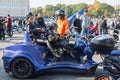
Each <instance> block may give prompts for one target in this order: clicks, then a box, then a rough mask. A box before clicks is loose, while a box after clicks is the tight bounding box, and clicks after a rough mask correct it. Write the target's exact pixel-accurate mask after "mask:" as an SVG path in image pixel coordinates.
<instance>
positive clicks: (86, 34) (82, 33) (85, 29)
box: [81, 26, 89, 38]
mask: <svg viewBox="0 0 120 80" xmlns="http://www.w3.org/2000/svg"><path fill="white" fill-rule="evenodd" d="M88 33H89V29H88V27H85V26H84V27H82V31H81V35H82V36H85V37H86V38H88Z"/></svg>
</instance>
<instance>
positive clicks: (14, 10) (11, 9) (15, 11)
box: [0, 0, 30, 17]
mask: <svg viewBox="0 0 120 80" xmlns="http://www.w3.org/2000/svg"><path fill="white" fill-rule="evenodd" d="M29 11H30V5H29V0H0V16H7V15H8V14H10V15H11V16H13V17H24V16H26V14H27V13H28V12H29Z"/></svg>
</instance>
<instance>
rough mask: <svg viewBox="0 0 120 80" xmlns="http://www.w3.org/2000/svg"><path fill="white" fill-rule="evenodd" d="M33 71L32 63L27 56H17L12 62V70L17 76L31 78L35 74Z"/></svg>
mask: <svg viewBox="0 0 120 80" xmlns="http://www.w3.org/2000/svg"><path fill="white" fill-rule="evenodd" d="M33 71H34V68H33V65H32V63H31V62H30V61H29V60H27V59H25V58H17V59H15V60H14V61H13V62H12V64H11V72H12V74H13V76H15V77H16V78H20V79H25V78H29V77H30V76H31V75H32V74H33Z"/></svg>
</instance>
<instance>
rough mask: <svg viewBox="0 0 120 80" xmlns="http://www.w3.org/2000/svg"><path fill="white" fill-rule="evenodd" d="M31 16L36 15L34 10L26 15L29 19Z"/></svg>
mask: <svg viewBox="0 0 120 80" xmlns="http://www.w3.org/2000/svg"><path fill="white" fill-rule="evenodd" d="M31 16H34V15H33V13H32V12H29V13H28V14H27V16H26V17H27V19H28V18H29V17H31Z"/></svg>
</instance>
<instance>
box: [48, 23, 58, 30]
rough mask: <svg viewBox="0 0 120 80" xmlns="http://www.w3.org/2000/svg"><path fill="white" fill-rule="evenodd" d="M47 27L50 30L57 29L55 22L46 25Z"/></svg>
mask: <svg viewBox="0 0 120 80" xmlns="http://www.w3.org/2000/svg"><path fill="white" fill-rule="evenodd" d="M48 27H49V29H50V30H52V29H55V28H56V27H57V24H56V23H55V22H50V23H48Z"/></svg>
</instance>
